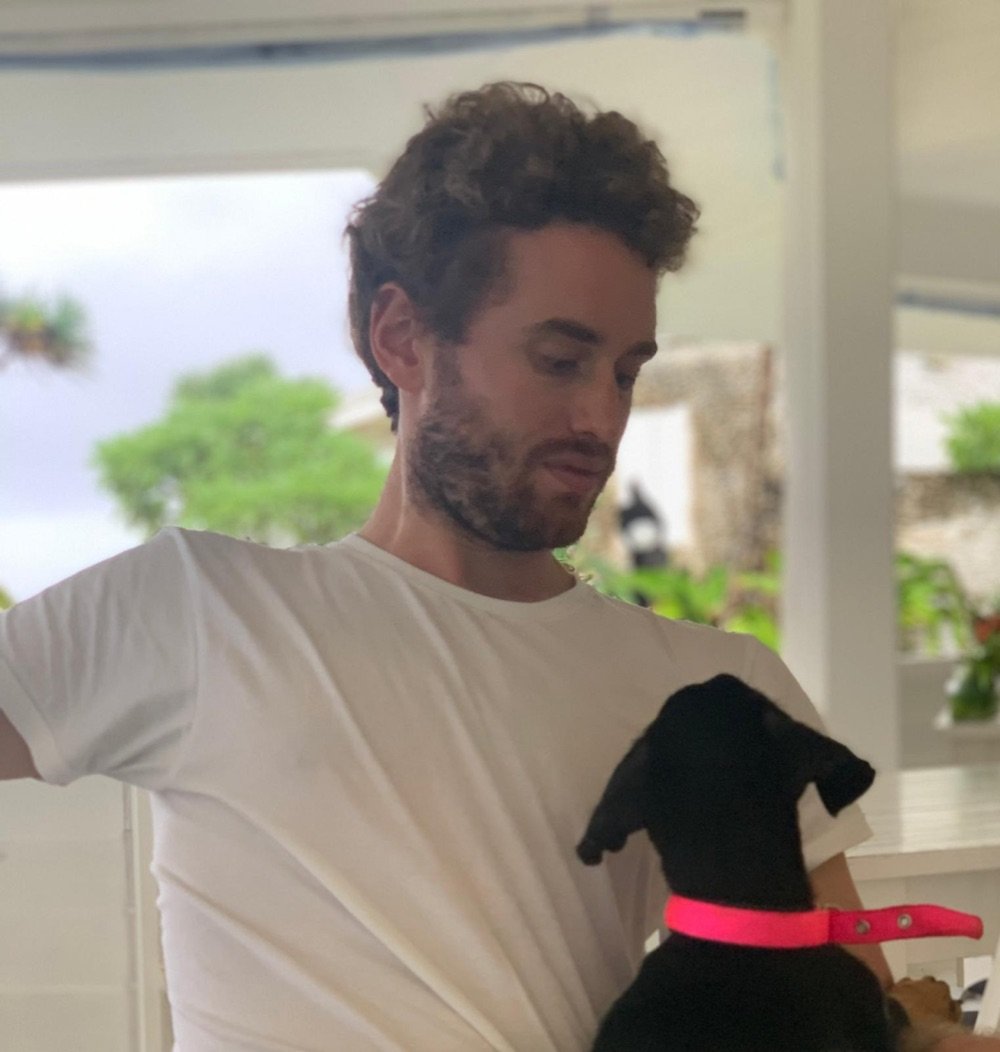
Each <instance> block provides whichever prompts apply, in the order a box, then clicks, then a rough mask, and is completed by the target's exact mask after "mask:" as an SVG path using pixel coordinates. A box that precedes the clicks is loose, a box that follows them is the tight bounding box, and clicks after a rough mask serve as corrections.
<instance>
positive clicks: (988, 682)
mask: <svg viewBox="0 0 1000 1052" xmlns="http://www.w3.org/2000/svg"><path fill="white" fill-rule="evenodd" d="M973 632H974V634H975V638H976V643H975V645H974V646H973V647H972V649H971V650H970V651H969V653H968V654H967V655H966V656H965V657H964V658H962V660H960V661H959V663H958V665H957V666H956V667H955V672H954V675H953V676H952V678H951V679H950V680H949V681H948V688H947V689H948V700H949V703H950V706H951V716H952V719H953V720H955V721H956V722H958V721H960V720H993V719H996V716H997V712H998V710H1000V617H998V616H997V612H996V611H994V613H993V614H988V615H977V616H976V618H975V620H974V621H973Z"/></svg>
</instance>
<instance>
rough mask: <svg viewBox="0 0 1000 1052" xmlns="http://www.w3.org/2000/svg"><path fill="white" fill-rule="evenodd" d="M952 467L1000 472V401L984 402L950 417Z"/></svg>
mask: <svg viewBox="0 0 1000 1052" xmlns="http://www.w3.org/2000/svg"><path fill="white" fill-rule="evenodd" d="M946 421H947V423H948V427H949V431H948V436H947V440H946V445H947V449H948V456H949V459H950V460H951V465H952V468H953V469H954V470H955V471H958V472H996V473H1000V402H980V403H979V404H978V405H973V406H967V407H966V408H964V409H961V410H959V412H957V413H955V414H954V415H952V416H949V417H947V418H946Z"/></svg>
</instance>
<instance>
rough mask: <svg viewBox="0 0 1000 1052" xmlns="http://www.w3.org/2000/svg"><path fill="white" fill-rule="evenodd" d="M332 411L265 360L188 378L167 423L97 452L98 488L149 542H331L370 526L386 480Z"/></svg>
mask: <svg viewBox="0 0 1000 1052" xmlns="http://www.w3.org/2000/svg"><path fill="white" fill-rule="evenodd" d="M337 401H338V395H337V393H336V392H335V391H334V390H333V389H332V388H331V387H329V386H328V385H327V384H326V383H325V382H323V381H321V380H311V379H306V380H288V379H284V378H282V377H280V376H278V375H277V373H276V371H275V368H274V366H273V364H272V363H271V362H270V361H269V360H268V358H267V357H266V356H264V355H251V356H248V357H245V358H241V359H238V360H236V361H233V362H229V363H226V364H225V365H223V366H221V367H220V368H218V369H216V370H214V371H213V372H210V373H206V374H197V375H189V376H185V377H183V378H181V379H180V380H179V381H178V383H177V384H176V386H175V389H174V392H173V396H172V400H171V403H170V406H169V408H168V411H167V414H166V416H165V418H164V419H163V420H161V421H160V422H159V423H155V424H151V425H149V426H148V427H144V428H141V429H140V430H138V431H134V432H132V433H131V434H126V435H119V436H117V437H115V438H112V439H108V440H106V441H104V442H101V443H100V444H99V445H98V447H97V449H96V452H95V463H96V465H97V467H98V470H99V472H100V482H101V485H102V486H103V487H104V488H105V489H107V490H108V491H109V492H111V493H112V494H113V495H114V496H115V497H116V498H117V500H118V502H119V504H120V505H121V507H122V509H123V511H124V513H125V516H126V518H127V520H128V521H129V522H130V523H131V524H133V525H136V526H139V527H140V528H142V529H143V530H144V531H145V532H146V534H147V535H149V536H152V535H153V534H154V533H156V531H157V530H158V529H160V527H162V526H164V525H167V524H177V525H181V526H188V527H191V528H195V529H209V530H215V531H217V532H220V533H228V534H232V535H234V536H246V537H251V538H252V539H254V540H258V541H262V542H264V543H277V544H285V543H319V544H322V543H327V542H329V541H331V540H334V539H336V538H337V537H341V536H343V535H344V534H345V533H348V532H350V531H351V530H353V529H356V528H357V527H358V526H360V525H361V524H362V523H363V522H364V521H365V519H366V518H367V517H368V515H369V514H370V512H371V510H372V508H373V507H374V505H375V503H376V501H377V500H378V495H379V492H380V491H381V488H382V485H383V483H384V481H385V474H386V472H385V469H384V468H383V467H382V466H381V465H380V464H379V462H378V459H377V456H376V453H375V451H374V450H373V449H372V448H371V447H370V446H369V445H368V444H367V443H366V442H364V441H362V440H361V439H359V438H357V437H356V436H354V435H351V434H347V433H343V432H336V431H333V430H331V428H330V426H329V424H328V420H329V417H330V414H331V413H332V411H333V409H334V408H335V406H336V404H337Z"/></svg>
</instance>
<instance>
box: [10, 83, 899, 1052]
mask: <svg viewBox="0 0 1000 1052" xmlns="http://www.w3.org/2000/svg"><path fill="white" fill-rule="evenodd" d="M696 215H697V210H696V208H695V206H694V205H693V203H692V202H691V201H690V200H689V199H688V198H686V197H685V196H684V195H682V194H680V193H679V192H678V191H676V190H675V189H674V188H673V187H672V186H671V185H670V182H669V178H668V173H667V169H666V166H665V164H664V161H663V158H662V156H661V155H660V153H659V151H658V150H657V149H656V147H655V145H654V144H653V143H651V142H649V141H647V140H645V139H644V138H643V137H642V136H641V135H640V134H639V132H638V130H637V129H636V128H635V126H634V125H633V124H631V123H630V122H629V121H627V120H625V119H624V118H623V117H621V116H620V115H618V114H615V113H601V114H596V115H593V116H588V115H586V114H584V113H583V112H581V111H580V110H579V109H577V108H576V107H575V106H574V105H573V104H572V103H570V102H569V101H568V100H567V99H565V98H563V97H561V96H558V95H553V96H549V95H548V94H547V93H546V92H545V91H543V90H542V89H540V88H536V87H532V86H524V85H510V84H498V85H491V86H487V87H486V88H484V89H483V90H482V91H479V92H471V93H467V94H463V95H459V96H456V97H454V98H452V99H450V100H449V101H448V102H447V103H446V105H445V106H444V107H443V108H442V109H441V111H440V112H439V113H438V114H436V115H434V114H431V115H430V116H429V119H428V122H427V124H426V126H425V127H424V129H423V130H422V131H421V132H420V133H419V134H417V135H416V136H414V138H413V139H411V141H410V142H409V144H408V145H407V147H406V150H405V151H404V153H403V154H402V156H401V157H400V159H399V160H398V161H397V163H396V164H395V166H394V167H393V168H392V170H391V171H390V173H389V175H388V176H387V177H386V179H385V180H384V181H383V183H382V184H381V185H380V187H379V188H378V190H377V191H376V192H375V194H374V195H373V196H372V198H370V199H369V200H368V201H366V202H363V203H362V205H361V206H359V208H358V209H357V210H356V213H355V215H354V217H353V219H352V222H351V224H350V226H349V228H348V234H349V237H350V242H351V255H352V285H351V297H350V310H351V318H352V330H353V336H354V340H355V344H356V346H357V349H358V351H359V353H360V355H361V357H362V358H363V360H364V361H365V363H366V365H367V366H368V368H369V370H370V372H371V374H372V376H373V378H374V380H375V382H376V383H377V384H378V385H379V386H380V387H381V389H382V402H383V405H384V406H385V408H386V411H387V412H388V414H389V416H390V418H391V419H392V425H393V429H394V430H395V431H396V432H397V435H398V443H397V451H396V456H395V460H394V462H393V465H392V469H391V473H390V476H389V480H388V483H387V485H386V488H385V491H384V493H383V494H382V497H381V499H380V501H379V503H378V506H377V507H376V509H375V511H374V513H373V515H372V517H371V519H370V520H369V521H368V523H367V524H366V525H365V527H364V528H363V529H362V530H361V531H360V533H359V534H357V535H353V536H351V537H348V538H345V539H344V540H343V541H340V542H338V543H336V544H331V545H328V546H326V547H308V548H303V549H296V550H290V551H280V550H272V549H268V548H266V547H263V546H261V545H256V544H252V543H249V542H245V541H239V540H235V539H232V538H227V537H222V536H218V535H214V534H208V533H198V532H193V531H186V530H178V529H173V528H171V529H167V530H164V531H162V532H161V533H160V534H158V535H157V537H156V538H154V539H153V540H152V541H150V542H149V543H147V544H146V545H143V546H141V547H139V548H137V549H134V550H133V551H131V552H126V553H124V554H123V555H120V556H118V557H116V558H114V559H111V560H109V561H107V562H106V563H102V564H100V565H99V566H96V567H93V568H91V569H89V570H86V571H84V572H83V573H82V574H79V575H77V576H76V577H74V578H71V579H70V580H68V581H66V582H63V583H62V584H60V585H57V586H56V587H54V588H52V589H49V590H48V591H46V592H43V593H42V594H41V595H40V596H38V597H36V598H34V599H32V600H29V601H28V602H26V603H23V604H21V605H20V606H18V607H15V608H14V609H13V610H12V611H10V612H8V614H7V615H6V617H5V620H4V621H3V622H2V623H0V706H2V708H3V710H4V711H5V712H6V715H7V717H8V718H9V719H8V720H4V721H3V722H2V726H3V727H5V730H2V731H0V740H2V741H3V742H4V744H3V745H2V746H0V772H2V773H3V774H4V775H5V776H6V777H18V776H24V775H32V776H36V777H42V778H44V779H45V780H47V781H50V782H54V783H59V784H65V783H66V782H69V781H71V780H72V779H74V778H76V777H78V776H80V775H82V774H85V773H96V772H100V773H105V774H108V775H110V776H112V777H116V778H119V779H121V780H123V781H126V782H130V783H133V784H136V785H140V786H143V787H145V788H147V789H150V790H151V791H152V794H153V795H152V800H153V808H154V818H155V825H156V847H155V851H154V862H153V871H154V873H155V875H156V877H157V880H158V882H159V886H160V891H161V898H160V905H161V911H162V919H163V938H164V956H165V961H166V968H167V977H168V986H169V993H170V1000H171V1005H172V1010H173V1020H174V1028H175V1033H176V1036H177V1042H178V1048H179V1050H180V1052H223V1050H226V1052H229V1050H236V1049H254V1050H277V1049H303V1050H306V1049H308V1050H316V1052H329V1050H331V1049H344V1050H348V1052H355V1050H356V1052H367V1050H375V1049H379V1050H385V1049H399V1050H404V1049H405V1050H409V1052H413V1050H417V1052H422V1050H428V1052H430V1050H433V1052H470V1050H473V1049H500V1050H505V1052H534V1050H539V1052H541V1050H559V1052H578V1050H582V1049H585V1048H587V1047H589V1042H590V1040H591V1039H592V1037H593V1035H594V1033H595V1031H596V1027H597V1022H598V1020H599V1018H600V1017H601V1015H602V1014H603V1013H604V1011H605V1010H606V1009H607V1008H608V1006H609V1005H610V1003H611V1001H612V1000H613V999H614V998H615V997H616V996H617V994H618V993H619V992H620V991H621V990H622V989H623V988H624V987H625V986H626V985H627V984H628V982H629V981H630V980H631V978H632V976H633V975H634V973H635V970H636V968H637V967H638V965H639V962H640V960H641V956H642V953H643V945H644V942H645V940H646V938H647V936H649V934H650V933H652V932H653V931H654V930H656V928H657V924H658V917H659V914H660V911H661V909H662V905H663V899H664V896H665V894H666V889H665V887H664V885H663V882H662V877H661V876H660V875H659V872H658V866H657V861H656V859H655V857H654V854H653V852H652V850H651V848H650V847H649V845H648V843H647V842H645V841H644V840H642V839H640V838H639V837H633V838H632V841H631V842H630V843H629V844H628V845H627V846H626V848H625V849H624V850H623V851H622V852H621V853H620V854H618V855H616V856H614V857H613V858H612V859H611V860H610V861H609V862H608V863H606V864H605V865H603V866H601V867H599V868H597V869H593V870H592V869H588V868H586V867H584V866H582V865H581V864H580V863H579V862H578V861H577V860H576V859H575V856H574V846H575V844H576V842H577V840H578V838H579V835H580V834H581V832H582V830H583V828H584V827H585V825H586V821H587V818H588V817H589V814H590V811H591V809H592V807H593V806H594V804H595V802H596V800H597V798H598V796H599V794H600V791H601V789H602V788H603V785H604V783H605V780H606V778H607V776H608V774H609V772H610V771H611V769H612V768H613V766H614V765H615V764H616V763H617V761H618V759H619V758H620V757H621V755H622V754H623V752H624V750H625V749H626V748H627V746H628V745H629V744H630V743H631V741H632V740H633V739H634V738H635V737H636V736H637V735H638V733H639V732H640V731H641V730H642V729H643V728H644V727H645V726H646V724H647V723H648V722H649V720H650V719H651V718H652V717H653V716H654V715H655V713H656V711H657V710H658V708H659V706H660V704H662V701H663V699H664V698H665V697H666V696H667V695H668V694H670V693H671V692H672V691H673V690H675V689H677V688H678V687H679V686H681V685H683V684H685V683H690V682H694V681H700V680H704V679H707V678H709V677H710V676H711V675H714V674H715V673H717V672H723V671H727V672H733V673H736V674H738V675H740V676H742V677H743V678H744V679H746V680H748V681H749V682H750V683H752V684H753V685H754V686H756V687H757V688H758V689H760V690H761V691H763V692H764V693H766V694H767V695H769V696H770V697H772V698H774V700H775V701H777V702H778V703H779V704H781V705H782V706H784V707H785V708H786V709H788V710H789V711H790V712H792V713H793V714H794V715H796V716H797V717H799V718H800V719H805V720H807V721H811V722H813V723H814V724H815V723H816V722H817V717H816V714H815V712H814V710H813V708H812V706H811V705H810V703H809V702H808V700H807V699H806V698H805V697H804V695H803V694H802V691H801V690H800V688H799V687H798V685H797V684H796V683H795V681H794V679H793V678H792V677H791V675H790V674H789V673H788V671H787V670H786V669H785V668H784V666H783V665H782V664H781V662H780V661H779V660H778V659H777V657H776V656H774V655H773V654H772V653H771V652H770V651H768V650H767V649H766V648H764V647H762V646H760V645H759V644H757V643H756V642H755V641H754V640H752V639H750V638H748V637H744V636H733V635H727V634H725V633H721V632H717V631H715V630H712V629H708V628H704V627H698V626H693V625H686V624H679V623H671V622H668V621H666V620H665V619H662V618H658V617H655V616H654V615H652V614H650V613H649V612H648V611H644V610H641V609H639V608H637V607H633V606H629V605H626V604H623V603H619V602H616V601H613V600H610V599H607V598H605V597H602V596H600V595H598V594H597V593H596V592H594V591H592V590H591V589H589V588H588V587H587V586H585V585H584V584H583V583H581V582H579V581H577V580H576V579H575V578H574V577H573V576H572V575H571V574H570V573H569V572H568V571H567V570H566V569H564V568H563V567H562V566H561V565H560V564H559V563H558V562H557V561H556V560H555V559H554V558H553V556H552V554H551V550H552V549H553V548H556V547H560V546H563V545H566V544H569V543H571V542H572V541H574V540H576V539H577V538H578V537H579V536H580V535H581V534H582V532H583V530H584V528H585V526H586V523H587V518H588V516H589V514H590V511H591V509H592V507H593V505H594V501H595V499H596V498H597V495H598V493H599V492H600V490H601V488H602V487H603V486H604V484H605V482H606V481H607V479H608V477H609V475H610V473H611V471H612V468H613V466H614V459H615V453H616V450H617V448H618V443H619V440H620V439H621V436H622V432H623V430H624V427H625V423H626V420H627V418H628V414H629V408H630V399H631V390H632V387H633V385H634V383H635V380H636V376H637V375H638V372H639V370H640V368H641V366H642V365H643V363H644V362H645V361H647V360H648V359H649V358H650V357H652V355H653V354H654V353H655V350H656V348H655V343H654V336H655V329H656V317H655V308H654V300H655V292H656V288H657V283H658V280H659V277H660V276H661V274H662V273H664V272H665V271H669V270H673V269H676V268H677V267H678V266H679V265H680V263H681V261H682V258H683V254H684V250H685V247H686V245H687V241H688V239H689V237H690V235H691V232H692V230H693V225H694V221H695V219H696ZM802 825H803V832H804V842H805V849H806V853H807V859H808V861H809V864H810V866H811V867H812V871H813V879H814V883H815V886H816V890H817V896H818V898H819V899H821V900H822V901H824V902H835V903H838V904H840V905H841V906H844V907H851V906H855V905H857V904H858V903H857V896H856V892H855V890H854V887H853V884H852V882H851V879H850V875H849V873H848V871H847V868H846V865H845V863H844V857H843V852H844V850H845V849H846V848H848V847H850V846H851V845H853V844H855V843H857V842H858V841H859V840H861V839H863V838H864V837H865V836H866V835H867V833H868V831H867V827H866V825H865V822H864V819H863V818H862V816H861V814H860V812H859V811H858V810H857V809H856V808H852V809H849V810H848V811H847V812H845V813H843V814H842V815H841V816H840V817H839V818H837V819H836V820H834V819H831V818H830V817H829V816H828V815H827V814H826V813H825V812H824V811H823V809H822V807H821V806H820V804H819V803H818V799H817V798H816V796H815V793H812V794H811V795H809V794H807V796H806V797H805V798H804V800H803V804H802ZM859 953H864V954H865V956H866V959H867V960H868V961H869V963H870V964H871V965H872V967H873V968H874V969H875V970H876V972H877V974H879V976H880V977H881V978H882V980H883V981H884V982H885V983H886V984H888V983H889V982H890V981H891V980H890V977H889V973H888V969H887V968H886V966H885V961H884V959H883V958H882V956H881V954H880V953H879V952H878V951H877V950H874V951H873V950H870V949H869V950H861V951H859Z"/></svg>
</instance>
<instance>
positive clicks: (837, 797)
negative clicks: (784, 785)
mask: <svg viewBox="0 0 1000 1052" xmlns="http://www.w3.org/2000/svg"><path fill="white" fill-rule="evenodd" d="M764 726H765V727H766V728H767V730H768V732H769V733H770V734H771V736H772V737H773V738H774V740H775V741H776V742H777V743H778V745H779V747H780V749H781V757H782V761H783V764H784V766H785V770H786V771H787V772H788V773H789V777H790V780H791V787H792V791H793V792H794V793H795V795H796V798H797V797H798V796H801V794H802V791H803V790H804V789H805V787H806V785H807V784H808V783H809V782H815V783H816V789H817V790H818V792H819V796H820V799H821V800H822V801H823V806H824V807H825V808H826V809H827V811H829V812H830V814H831V815H837V814H839V813H840V812H841V811H843V809H844V808H845V807H847V805H848V804H853V803H854V801H855V800H857V799H858V798H859V797H861V796H862V795H864V793H865V792H867V791H868V789H869V788H870V786H871V784H872V782H874V781H875V769H874V768H873V767H872V766H871V764H869V763H867V762H866V761H865V760H862V759H860V757H858V756H855V754H854V753H853V752H851V750H850V749H848V748H847V746H846V745H842V744H841V743H840V742H838V741H834V740H833V739H832V738H828V737H827V736H826V735H825V734H820V733H819V731H814V730H813V729H812V728H811V727H807V726H806V725H805V724H804V723H799V722H798V720H793V719H792V718H791V716H789V715H787V714H786V713H784V712H782V711H781V709H779V708H778V707H777V706H776V705H772V704H770V703H769V704H768V708H767V711H766V712H765V713H764Z"/></svg>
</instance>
